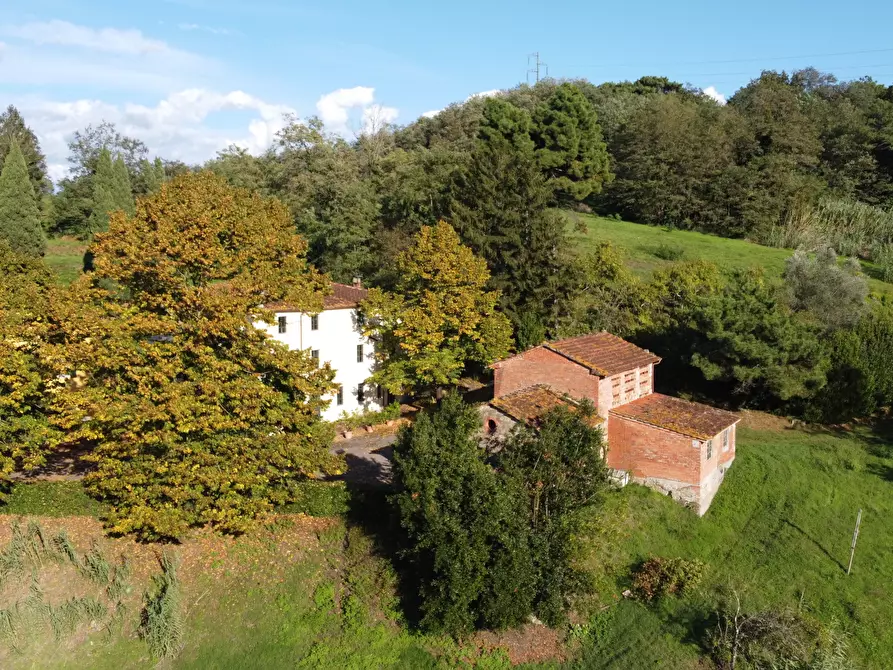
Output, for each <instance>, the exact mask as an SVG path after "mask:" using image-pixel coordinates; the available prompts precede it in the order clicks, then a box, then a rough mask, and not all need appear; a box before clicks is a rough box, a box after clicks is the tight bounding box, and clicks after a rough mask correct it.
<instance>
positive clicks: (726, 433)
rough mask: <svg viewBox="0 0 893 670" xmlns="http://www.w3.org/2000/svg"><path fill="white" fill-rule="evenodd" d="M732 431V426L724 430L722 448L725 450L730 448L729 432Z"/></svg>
mask: <svg viewBox="0 0 893 670" xmlns="http://www.w3.org/2000/svg"><path fill="white" fill-rule="evenodd" d="M731 431H732V429H731V428H726V429H725V430H724V431H722V450H723V451H728V450H729V433H730V432H731Z"/></svg>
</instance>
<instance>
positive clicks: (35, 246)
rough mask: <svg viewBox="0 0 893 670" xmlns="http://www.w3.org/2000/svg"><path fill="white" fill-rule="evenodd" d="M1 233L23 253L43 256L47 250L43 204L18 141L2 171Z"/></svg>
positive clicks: (11, 244) (0, 176)
mask: <svg viewBox="0 0 893 670" xmlns="http://www.w3.org/2000/svg"><path fill="white" fill-rule="evenodd" d="M0 237H2V238H5V239H6V240H7V241H8V242H9V245H10V246H11V247H12V249H13V250H14V251H17V252H19V253H22V254H27V255H30V256H42V255H43V253H44V251H46V237H45V236H44V233H43V227H42V226H41V225H40V207H39V206H38V204H37V197H36V196H35V194H34V187H33V186H32V185H31V180H30V179H29V177H28V166H27V165H26V164H25V157H24V156H23V155H22V152H21V150H20V149H19V145H18V143H17V142H15V141H13V142H12V145H11V147H10V150H9V154H8V155H7V157H6V161H5V162H4V163H3V171H2V172H0Z"/></svg>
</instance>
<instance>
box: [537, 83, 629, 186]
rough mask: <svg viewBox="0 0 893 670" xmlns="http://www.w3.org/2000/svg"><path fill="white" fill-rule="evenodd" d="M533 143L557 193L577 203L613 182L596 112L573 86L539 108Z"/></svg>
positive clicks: (565, 85)
mask: <svg viewBox="0 0 893 670" xmlns="http://www.w3.org/2000/svg"><path fill="white" fill-rule="evenodd" d="M533 140H534V143H535V145H536V158H537V161H538V163H539V165H540V168H541V169H542V170H543V171H544V172H545V173H546V175H547V176H548V177H549V179H550V180H551V181H552V183H553V185H554V187H555V189H556V190H557V191H559V192H561V193H562V194H564V195H567V196H569V197H570V198H572V199H574V200H583V199H584V198H586V197H587V196H589V195H590V194H592V193H599V192H601V190H602V185H603V184H604V183H605V182H608V181H610V180H611V179H612V178H613V175H612V174H611V170H610V166H609V162H608V151H607V148H606V146H605V143H604V141H603V139H602V131H601V128H600V127H599V125H598V118H597V116H596V113H595V109H593V107H592V104H591V103H590V102H589V101H588V100H587V99H586V98H585V96H584V95H583V94H582V93H581V92H580V89H579V88H577V87H576V86H574V85H573V84H571V83H563V84H561V85H560V86H558V87H557V88H556V89H555V90H554V92H553V93H552V94H551V95H550V96H549V98H548V99H547V100H546V101H545V102H544V103H543V104H541V105H540V106H538V107H537V110H536V113H535V114H534V117H533Z"/></svg>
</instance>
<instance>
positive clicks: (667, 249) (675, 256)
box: [651, 244, 685, 261]
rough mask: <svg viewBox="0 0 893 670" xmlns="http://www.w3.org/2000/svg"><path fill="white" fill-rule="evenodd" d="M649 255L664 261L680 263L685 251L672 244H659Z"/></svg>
mask: <svg viewBox="0 0 893 670" xmlns="http://www.w3.org/2000/svg"><path fill="white" fill-rule="evenodd" d="M651 253H652V254H654V255H655V256H656V257H657V258H660V259H662V260H665V261H680V260H682V258H683V257H684V256H685V249H683V248H682V247H677V246H674V245H672V244H661V245H659V246H658V247H657V248H656V249H655V250H654V251H652V252H651Z"/></svg>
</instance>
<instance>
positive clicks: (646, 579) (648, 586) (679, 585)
mask: <svg viewBox="0 0 893 670" xmlns="http://www.w3.org/2000/svg"><path fill="white" fill-rule="evenodd" d="M704 567H705V566H704V564H703V563H702V562H701V561H698V560H686V559H684V558H659V557H652V558H649V559H648V560H646V561H645V562H644V563H642V564H641V565H640V566H639V567H638V568H637V569H636V571H635V572H634V573H633V587H632V591H633V593H634V594H635V596H636V597H637V598H638V599H640V600H645V601H647V602H650V601H652V600H655V599H659V598H663V597H664V596H668V595H673V596H682V595H685V594H686V593H687V592H689V591H691V590H692V589H694V588H696V587H697V586H698V584H700V582H701V579H702V577H703V576H704Z"/></svg>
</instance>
